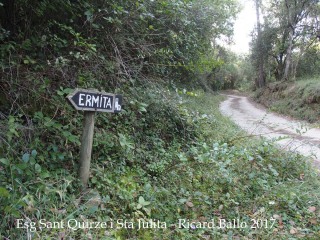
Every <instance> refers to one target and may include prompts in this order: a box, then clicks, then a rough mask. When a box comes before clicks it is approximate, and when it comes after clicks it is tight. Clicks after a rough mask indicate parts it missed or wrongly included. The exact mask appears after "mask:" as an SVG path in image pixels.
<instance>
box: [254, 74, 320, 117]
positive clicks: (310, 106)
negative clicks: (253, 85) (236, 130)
mask: <svg viewBox="0 0 320 240" xmlns="http://www.w3.org/2000/svg"><path fill="white" fill-rule="evenodd" d="M256 99H257V101H258V102H260V103H263V104H265V105H266V106H267V107H269V108H270V109H272V110H273V111H276V112H279V113H282V114H286V115H290V116H293V117H294V118H297V119H302V120H306V121H308V122H311V123H318V122H319V117H320V112H319V102H320V81H319V78H301V79H298V80H297V81H295V82H291V83H284V82H281V83H278V82H276V83H273V84H269V86H268V88H267V89H264V90H261V91H258V92H257V93H256Z"/></svg>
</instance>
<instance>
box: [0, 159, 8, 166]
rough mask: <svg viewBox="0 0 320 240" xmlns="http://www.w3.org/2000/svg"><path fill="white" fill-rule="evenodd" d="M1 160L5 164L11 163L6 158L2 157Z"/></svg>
mask: <svg viewBox="0 0 320 240" xmlns="http://www.w3.org/2000/svg"><path fill="white" fill-rule="evenodd" d="M0 162H2V163H3V164H4V165H9V160H8V159H5V158H1V159H0Z"/></svg>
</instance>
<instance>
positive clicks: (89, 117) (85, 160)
mask: <svg viewBox="0 0 320 240" xmlns="http://www.w3.org/2000/svg"><path fill="white" fill-rule="evenodd" d="M67 98H68V99H69V101H70V102H71V104H72V105H73V106H74V107H75V109H77V110H82V111H84V123H83V131H82V139H81V149H80V163H79V178H80V180H81V182H82V185H83V187H84V188H87V185H88V180H89V175H90V162H91V152H92V143H93V132H94V116H95V112H111V113H117V112H120V111H121V108H122V95H115V94H110V93H106V92H99V91H97V90H95V89H93V90H87V89H78V88H77V89H75V90H74V91H73V92H72V93H70V94H69V95H68V96H67Z"/></svg>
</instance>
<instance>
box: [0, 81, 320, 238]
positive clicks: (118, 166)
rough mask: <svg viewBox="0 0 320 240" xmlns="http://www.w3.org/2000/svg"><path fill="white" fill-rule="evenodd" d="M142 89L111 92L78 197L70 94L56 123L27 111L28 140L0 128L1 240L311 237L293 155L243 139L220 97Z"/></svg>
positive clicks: (311, 180)
mask: <svg viewBox="0 0 320 240" xmlns="http://www.w3.org/2000/svg"><path fill="white" fill-rule="evenodd" d="M143 89H145V87H144V86H140V87H139V86H135V88H134V89H133V88H127V89H122V92H123V94H124V95H125V96H126V101H127V102H126V105H125V108H124V111H123V112H122V113H120V114H118V115H112V116H111V115H103V114H99V115H98V116H97V117H96V118H97V124H96V127H95V137H94V148H93V158H92V159H93V160H92V168H91V176H90V188H91V189H90V191H88V192H86V193H84V192H81V191H80V189H81V188H80V183H79V180H78V179H77V174H76V169H77V159H78V152H77V149H78V147H79V140H78V139H80V135H81V131H80V129H81V121H82V118H81V113H75V112H74V111H73V110H72V108H71V107H70V106H68V105H67V104H66V103H65V100H64V97H65V95H66V94H67V93H68V92H69V91H70V90H68V89H61V90H59V91H60V92H59V93H60V95H59V94H58V95H57V98H56V99H55V103H56V104H60V108H61V109H62V108H63V109H64V111H63V112H64V114H63V115H60V116H56V115H55V116H46V115H44V114H43V113H40V112H36V113H35V114H34V116H33V117H32V121H33V123H34V125H33V129H27V128H26V125H25V122H23V120H21V119H20V118H19V116H14V115H10V116H7V117H6V118H4V119H2V120H1V128H2V129H3V132H4V133H5V134H3V135H1V139H2V140H1V141H2V142H3V143H4V145H3V149H2V150H3V157H1V158H0V168H1V171H0V182H1V187H0V198H1V202H0V213H1V216H3V217H2V219H1V222H0V235H1V237H2V238H8V239H26V238H27V237H29V238H31V239H68V238H72V239H237V238H238V239H239V238H241V239H289V238H292V239H296V238H301V239H318V238H319V237H320V227H319V221H320V219H319V216H320V215H319V214H320V212H319V210H320V204H319V202H320V201H319V199H320V192H319V186H320V183H319V177H318V176H317V174H316V173H315V172H314V171H313V170H312V169H311V167H310V165H309V164H307V163H306V162H305V161H304V159H303V158H302V157H301V156H297V155H293V154H290V153H283V152H281V151H279V150H278V149H276V148H275V147H274V146H273V145H272V144H271V143H269V142H267V141H265V140H263V139H254V138H247V137H246V136H245V133H243V132H241V131H240V130H239V129H238V128H237V127H236V126H235V125H234V124H233V123H232V122H231V121H230V120H229V119H227V118H225V117H223V116H222V115H221V114H220V113H219V110H218V106H219V102H220V101H221V100H222V99H223V97H222V96H218V95H213V94H206V93H203V92H186V91H176V92H171V91H169V90H167V89H165V88H163V87H161V86H153V87H150V86H149V89H148V91H147V92H146V91H143ZM74 115H76V116H74ZM71 116H73V117H71ZM104 223H105V224H104ZM50 224H51V225H50ZM54 224H56V225H54ZM97 224H98V225H97ZM139 224H140V229H139ZM210 224H211V225H210ZM143 226H144V227H143Z"/></svg>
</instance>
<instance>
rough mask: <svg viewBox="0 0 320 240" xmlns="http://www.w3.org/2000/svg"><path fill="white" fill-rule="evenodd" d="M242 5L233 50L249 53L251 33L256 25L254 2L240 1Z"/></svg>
mask: <svg viewBox="0 0 320 240" xmlns="http://www.w3.org/2000/svg"><path fill="white" fill-rule="evenodd" d="M239 2H240V3H241V5H242V7H243V8H242V10H241V12H240V13H239V15H238V18H237V20H236V22H235V26H234V38H233V39H234V45H232V46H231V50H232V51H234V52H236V53H238V54H243V53H248V52H249V42H250V40H251V37H250V33H251V32H252V30H253V28H254V25H255V18H256V15H255V9H254V2H253V0H239Z"/></svg>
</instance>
